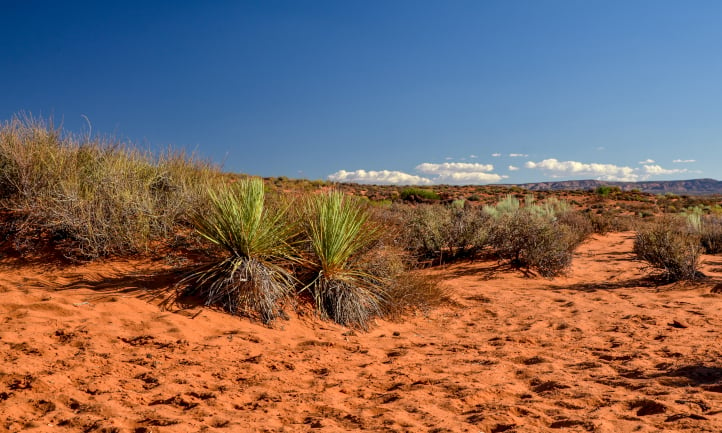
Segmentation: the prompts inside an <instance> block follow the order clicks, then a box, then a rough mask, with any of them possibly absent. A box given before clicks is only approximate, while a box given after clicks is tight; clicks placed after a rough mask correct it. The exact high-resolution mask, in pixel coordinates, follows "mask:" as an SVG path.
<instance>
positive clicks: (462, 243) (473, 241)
mask: <svg viewBox="0 0 722 433" xmlns="http://www.w3.org/2000/svg"><path fill="white" fill-rule="evenodd" d="M489 219H490V217H489V216H488V215H487V214H486V213H484V212H482V211H481V210H480V209H479V208H478V207H471V206H444V205H440V204H433V205H431V204H425V205H419V206H416V207H414V208H406V211H405V213H404V217H403V224H402V227H401V228H402V230H403V231H402V233H403V243H404V245H405V247H406V249H407V250H408V251H409V252H411V253H412V254H413V255H414V256H416V257H417V258H418V259H420V260H428V259H432V260H436V259H438V260H439V262H441V261H443V260H453V259H457V258H460V257H468V256H471V255H473V254H475V253H476V252H477V251H479V250H480V249H481V248H483V247H484V246H485V245H486V239H487V236H488V224H487V223H488V221H489Z"/></svg>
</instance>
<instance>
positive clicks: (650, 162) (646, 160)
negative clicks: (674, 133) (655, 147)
mask: <svg viewBox="0 0 722 433" xmlns="http://www.w3.org/2000/svg"><path fill="white" fill-rule="evenodd" d="M639 163H640V164H654V160H653V159H649V158H647V159H645V160H644V161H639Z"/></svg>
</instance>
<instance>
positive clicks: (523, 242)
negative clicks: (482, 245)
mask: <svg viewBox="0 0 722 433" xmlns="http://www.w3.org/2000/svg"><path fill="white" fill-rule="evenodd" d="M578 242H579V238H578V236H576V235H575V234H574V233H573V231H572V229H571V228H570V227H569V226H566V225H563V224H560V223H558V222H556V221H554V220H551V219H549V218H545V217H543V216H540V215H535V214H534V213H532V212H528V211H518V212H514V213H509V214H505V215H502V216H500V217H498V218H497V219H496V220H495V222H494V224H493V229H492V231H491V236H490V243H491V245H492V247H493V248H494V251H495V252H496V254H497V255H498V256H499V257H500V258H502V259H506V260H509V261H510V262H511V263H512V264H513V265H515V266H518V267H521V268H525V269H528V270H534V271H536V272H538V273H539V274H540V275H542V276H544V277H553V276H556V275H559V274H560V273H562V272H563V271H564V270H565V269H566V268H567V267H568V266H569V265H570V264H571V261H572V254H573V252H574V248H576V246H577V245H578Z"/></svg>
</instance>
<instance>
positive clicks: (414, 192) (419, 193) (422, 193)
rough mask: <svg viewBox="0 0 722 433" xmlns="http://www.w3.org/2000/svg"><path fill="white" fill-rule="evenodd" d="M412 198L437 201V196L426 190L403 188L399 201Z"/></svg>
mask: <svg viewBox="0 0 722 433" xmlns="http://www.w3.org/2000/svg"><path fill="white" fill-rule="evenodd" d="M412 197H416V198H417V199H424V200H439V198H440V197H439V194H437V193H435V192H434V191H433V190H430V189H426V188H404V189H402V190H401V193H400V198H401V200H410V199H411V198H412Z"/></svg>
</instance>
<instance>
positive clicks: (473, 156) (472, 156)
mask: <svg viewBox="0 0 722 433" xmlns="http://www.w3.org/2000/svg"><path fill="white" fill-rule="evenodd" d="M469 158H471V159H476V158H478V156H476V155H469Z"/></svg>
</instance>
